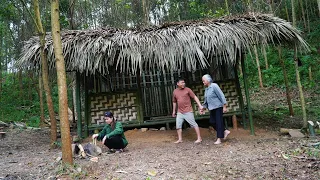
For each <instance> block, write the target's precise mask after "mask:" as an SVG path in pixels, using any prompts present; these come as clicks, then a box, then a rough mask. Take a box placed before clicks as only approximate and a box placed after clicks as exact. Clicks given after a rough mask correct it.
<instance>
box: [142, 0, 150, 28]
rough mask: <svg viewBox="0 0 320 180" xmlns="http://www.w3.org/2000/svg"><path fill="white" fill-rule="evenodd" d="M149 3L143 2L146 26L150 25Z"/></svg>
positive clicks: (144, 0)
mask: <svg viewBox="0 0 320 180" xmlns="http://www.w3.org/2000/svg"><path fill="white" fill-rule="evenodd" d="M147 3H148V2H147V0H142V9H143V17H144V18H143V20H144V25H149V8H148V4H147Z"/></svg>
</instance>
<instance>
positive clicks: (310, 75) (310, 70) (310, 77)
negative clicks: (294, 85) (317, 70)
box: [308, 66, 313, 81]
mask: <svg viewBox="0 0 320 180" xmlns="http://www.w3.org/2000/svg"><path fill="white" fill-rule="evenodd" d="M308 69H309V80H310V81H312V79H313V78H312V68H311V66H309V68H308Z"/></svg>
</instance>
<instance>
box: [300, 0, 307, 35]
mask: <svg viewBox="0 0 320 180" xmlns="http://www.w3.org/2000/svg"><path fill="white" fill-rule="evenodd" d="M299 4H300V6H301V12H302V19H303V25H304V29H307V21H306V15H305V11H304V7H303V2H302V0H299Z"/></svg>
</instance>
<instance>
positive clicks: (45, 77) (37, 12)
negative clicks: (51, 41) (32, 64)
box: [33, 0, 57, 146]
mask: <svg viewBox="0 0 320 180" xmlns="http://www.w3.org/2000/svg"><path fill="white" fill-rule="evenodd" d="M33 4H34V12H35V16H36V20H35V21H36V22H35V23H36V26H37V30H38V33H39V38H40V49H41V51H40V57H41V68H42V79H43V87H44V90H45V93H46V100H47V105H48V111H49V117H50V123H51V132H50V133H51V137H50V139H51V146H53V144H54V142H56V141H57V121H56V117H55V114H54V108H53V102H52V96H51V89H50V86H49V76H48V61H47V57H46V54H45V50H44V46H45V43H46V40H45V33H44V30H43V27H42V22H41V18H40V9H39V1H38V0H33Z"/></svg>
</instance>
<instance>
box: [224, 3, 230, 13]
mask: <svg viewBox="0 0 320 180" xmlns="http://www.w3.org/2000/svg"><path fill="white" fill-rule="evenodd" d="M224 3H225V5H226V11H227V15H230V11H229V4H228V0H224Z"/></svg>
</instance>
